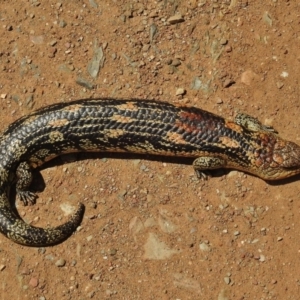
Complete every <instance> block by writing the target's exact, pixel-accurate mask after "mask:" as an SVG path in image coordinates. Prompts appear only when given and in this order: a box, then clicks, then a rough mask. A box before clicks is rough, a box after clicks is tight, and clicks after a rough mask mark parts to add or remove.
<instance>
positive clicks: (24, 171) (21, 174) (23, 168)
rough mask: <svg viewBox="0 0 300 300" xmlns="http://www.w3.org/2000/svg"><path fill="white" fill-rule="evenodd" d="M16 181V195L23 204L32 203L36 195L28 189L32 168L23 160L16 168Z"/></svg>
mask: <svg viewBox="0 0 300 300" xmlns="http://www.w3.org/2000/svg"><path fill="white" fill-rule="evenodd" d="M16 176H17V183H16V190H17V195H18V197H19V198H20V200H21V201H22V202H23V204H24V205H32V204H34V203H35V200H36V198H37V195H36V194H35V193H33V192H31V191H29V190H28V188H29V186H30V184H31V182H32V170H31V167H30V166H29V164H28V163H27V162H26V161H24V162H21V163H20V164H19V166H18V167H17V170H16Z"/></svg>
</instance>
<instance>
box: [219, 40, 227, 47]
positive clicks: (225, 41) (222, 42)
mask: <svg viewBox="0 0 300 300" xmlns="http://www.w3.org/2000/svg"><path fill="white" fill-rule="evenodd" d="M227 43H228V41H227V40H226V39H221V40H220V44H221V45H224V46H225V45H226V44H227Z"/></svg>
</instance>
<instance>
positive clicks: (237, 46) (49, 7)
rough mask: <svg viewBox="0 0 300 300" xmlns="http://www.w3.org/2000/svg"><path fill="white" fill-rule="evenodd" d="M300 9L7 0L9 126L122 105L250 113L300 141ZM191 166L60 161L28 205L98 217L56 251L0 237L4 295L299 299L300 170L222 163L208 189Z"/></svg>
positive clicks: (123, 159) (120, 159) (35, 211)
mask: <svg viewBox="0 0 300 300" xmlns="http://www.w3.org/2000/svg"><path fill="white" fill-rule="evenodd" d="M296 2H297V1H288V0H286V1H281V0H277V1H276V0H273V1H271V0H267V1H246V0H231V1H230V0H224V1H218V0H215V1H205V0H201V1H196V0H190V1H180V0H173V1H171V0H169V1H168V0H164V1H154V0H149V1H142V0H141V1H138V0H135V1H133V0H132V1H125V0H114V1H113V0H101V1H100V0H94V1H93V0H91V1H87V0H86V1H62V2H61V3H59V2H55V1H37V0H29V1H12V0H11V1H2V3H1V10H0V33H1V45H0V72H1V77H0V78H1V79H0V101H1V102H0V104H1V111H0V116H1V118H0V124H1V128H3V130H4V129H5V128H6V127H7V126H8V125H9V124H10V123H11V122H13V121H14V120H16V119H17V118H19V117H21V116H23V115H26V114H28V113H29V112H31V111H33V110H34V109H36V108H39V107H42V106H45V105H48V104H51V103H57V102H61V101H70V100H72V99H78V98H89V97H105V96H109V97H118V98H142V99H157V100H164V101H169V102H171V103H182V104H189V105H194V106H197V107H201V108H203V109H206V110H209V111H212V112H215V113H218V114H220V115H222V116H225V117H228V118H232V117H233V116H234V114H235V113H236V112H239V111H242V112H246V113H248V114H250V115H253V116H255V117H257V118H259V119H260V120H261V121H262V122H264V123H266V124H268V125H272V126H274V127H275V128H276V129H277V130H278V131H279V133H280V135H281V136H282V137H284V138H286V139H289V140H292V141H296V142H297V141H298V142H299V139H300V136H299V132H298V130H299V126H300V121H299V118H298V116H299V114H300V102H299V79H298V78H300V71H299V64H300V62H299V61H300V56H299V36H300V35H299V16H300V6H299V4H296ZM178 14H181V16H182V18H180V17H178ZM172 16H173V17H174V16H175V17H174V18H175V21H174V22H175V24H170V20H169V18H170V17H172ZM171 23H173V22H172V19H171ZM99 47H101V49H102V50H103V56H104V57H105V60H104V59H103V60H102V62H103V66H102V67H101V68H100V71H99V74H98V75H97V76H95V77H92V76H91V75H90V74H89V72H88V66H91V64H90V62H91V60H92V58H93V56H94V55H95V52H96V51H97V49H98V50H99ZM100 52H101V51H100ZM98 54H99V52H98ZM100 54H101V53H100ZM82 80H83V83H82ZM79 83H81V84H84V86H82V85H80V84H79ZM90 88H92V89H90ZM183 92H184V93H183ZM182 93H183V94H182ZM176 94H179V95H176ZM190 163H191V162H190V161H182V160H180V159H175V160H168V159H166V160H159V159H155V158H153V157H143V156H128V155H119V156H115V155H110V154H96V155H87V154H80V155H69V156H67V157H63V158H58V159H56V160H55V161H53V162H52V163H51V164H49V165H47V166H45V167H44V168H43V169H42V170H41V176H42V177H41V176H39V175H38V174H36V175H37V179H36V180H35V182H34V185H35V186H34V188H35V189H38V190H39V199H38V200H37V203H36V205H34V206H29V207H24V206H22V204H20V203H18V202H17V207H18V210H19V213H20V215H21V216H22V218H24V219H25V220H26V222H30V223H32V224H33V225H35V226H41V227H46V226H50V225H51V226H54V225H58V224H61V223H62V222H64V221H65V220H67V216H66V211H68V209H69V207H70V206H71V207H73V206H75V205H76V203H77V202H79V201H81V202H83V203H84V204H85V205H86V212H85V216H84V219H83V222H82V224H81V227H80V228H79V229H78V230H77V232H76V233H74V235H73V236H71V237H70V238H69V239H68V240H66V241H65V242H64V243H62V244H60V245H57V246H55V247H49V248H39V249H37V248H28V247H23V246H19V245H17V244H14V243H13V242H11V241H10V240H8V239H6V238H5V237H4V236H0V251H1V258H0V282H1V285H0V289H1V292H0V295H1V296H0V298H1V299H8V298H9V299H39V300H43V299H47V300H49V299H91V298H94V299H174V300H175V299H181V300H183V299H218V300H225V299H228V300H229V299H299V288H300V274H299V264H300V230H299V227H300V217H299V216H300V202H299V192H300V190H299V185H298V182H299V177H295V178H292V179H291V180H286V181H281V182H278V183H273V184H270V183H267V182H264V181H263V180H261V179H259V178H256V177H253V176H251V175H245V174H244V173H241V172H237V171H231V172H225V171H222V170H221V171H218V172H215V173H213V176H212V177H211V178H209V180H208V181H201V180H200V181H199V180H197V178H196V176H195V174H194V171H193V168H192V166H191V165H190Z"/></svg>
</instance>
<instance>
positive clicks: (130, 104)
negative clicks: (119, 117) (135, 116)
mask: <svg viewBox="0 0 300 300" xmlns="http://www.w3.org/2000/svg"><path fill="white" fill-rule="evenodd" d="M116 108H117V109H120V110H126V109H128V110H133V111H136V110H138V109H139V108H138V107H137V106H136V105H135V103H134V102H126V103H123V104H120V105H117V106H116Z"/></svg>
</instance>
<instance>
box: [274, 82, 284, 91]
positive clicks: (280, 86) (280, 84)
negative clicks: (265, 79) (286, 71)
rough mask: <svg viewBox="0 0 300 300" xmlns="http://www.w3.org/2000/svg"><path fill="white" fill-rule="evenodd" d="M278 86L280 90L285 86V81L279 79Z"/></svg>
mask: <svg viewBox="0 0 300 300" xmlns="http://www.w3.org/2000/svg"><path fill="white" fill-rule="evenodd" d="M276 86H277V88H278V89H279V90H280V89H282V88H283V86H284V83H283V82H282V81H277V82H276Z"/></svg>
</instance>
